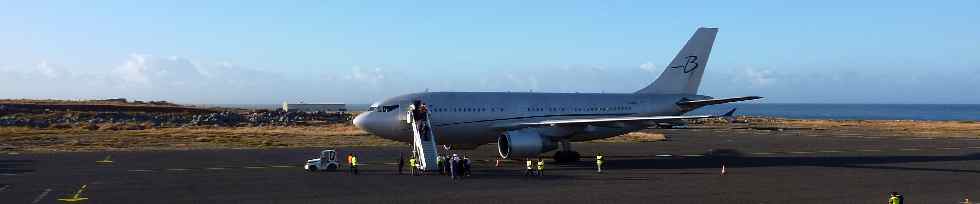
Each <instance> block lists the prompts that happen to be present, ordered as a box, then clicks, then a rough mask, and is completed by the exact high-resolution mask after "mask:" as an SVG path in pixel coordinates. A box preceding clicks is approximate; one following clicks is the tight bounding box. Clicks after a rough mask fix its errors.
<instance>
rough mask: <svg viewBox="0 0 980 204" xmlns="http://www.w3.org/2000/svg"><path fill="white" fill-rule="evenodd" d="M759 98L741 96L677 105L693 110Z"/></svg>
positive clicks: (679, 103) (683, 102)
mask: <svg viewBox="0 0 980 204" xmlns="http://www.w3.org/2000/svg"><path fill="white" fill-rule="evenodd" d="M760 98H762V97H761V96H743V97H734V98H719V99H707V100H690V101H689V100H685V101H681V102H677V105H678V106H680V107H681V108H685V109H694V108H699V107H702V106H708V105H717V104H723V103H731V102H738V101H748V100H755V99H760Z"/></svg>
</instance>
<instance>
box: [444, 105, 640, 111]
mask: <svg viewBox="0 0 980 204" xmlns="http://www.w3.org/2000/svg"><path fill="white" fill-rule="evenodd" d="M431 110H432V112H504V109H503V108H432V109H431ZM628 110H633V108H632V107H629V106H620V107H591V108H527V111H528V112H600V111H628Z"/></svg>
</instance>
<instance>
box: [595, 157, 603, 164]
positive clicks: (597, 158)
mask: <svg viewBox="0 0 980 204" xmlns="http://www.w3.org/2000/svg"><path fill="white" fill-rule="evenodd" d="M595 163H596V164H599V165H602V155H599V156H595Z"/></svg>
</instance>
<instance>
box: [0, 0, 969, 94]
mask: <svg viewBox="0 0 980 204" xmlns="http://www.w3.org/2000/svg"><path fill="white" fill-rule="evenodd" d="M3 5H4V6H2V7H0V25H2V26H0V44H2V46H0V98H61V99H87V98H107V97H126V98H132V99H143V100H170V101H177V102H182V103H279V102H282V101H284V100H288V101H307V102H347V103H369V102H371V101H374V100H378V99H382V98H384V97H388V96H393V95H398V94H403V93H408V92H419V91H425V90H427V89H428V90H430V91H530V90H533V91H540V92H546V91H547V92H632V91H635V90H636V89H639V88H641V87H643V86H645V85H646V84H648V83H650V82H651V81H652V80H653V79H655V78H656V77H657V75H659V73H660V71H661V70H662V69H663V67H664V65H665V64H666V63H667V62H668V61H669V60H670V58H671V57H673V55H674V54H675V53H676V52H677V50H678V49H680V47H681V46H682V45H683V43H684V41H686V40H687V38H689V37H690V35H691V34H692V33H693V31H694V30H695V29H696V28H697V27H699V26H710V27H719V28H720V32H719V35H718V39H717V41H716V44H715V48H714V50H713V53H712V56H711V60H710V63H709V65H708V68H707V69H706V71H707V72H706V74H705V78H704V84H703V85H702V87H701V93H702V94H707V95H712V96H716V97H727V96H741V95H760V96H765V97H767V99H766V100H765V101H763V102H790V103H973V104H976V103H980V91H977V88H976V87H980V37H978V36H980V28H978V27H980V26H977V22H980V14H978V13H980V12H976V11H977V10H978V9H980V3H978V1H940V2H936V1H928V2H926V1H718V2H690V1H674V2H664V1H534V2H528V1H493V2H486V3H485V2H460V1H422V2H410V1H393V2H388V1H377V2H355V1H289V2H287V1H278V2H268V1H256V2H244V1H204V2H199V1H167V2H141V1H38V2H35V1H10V2H4V3H3Z"/></svg>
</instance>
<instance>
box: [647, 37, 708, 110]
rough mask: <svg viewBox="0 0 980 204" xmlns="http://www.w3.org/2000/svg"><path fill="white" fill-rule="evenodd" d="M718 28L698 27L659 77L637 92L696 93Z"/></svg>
mask: <svg viewBox="0 0 980 204" xmlns="http://www.w3.org/2000/svg"><path fill="white" fill-rule="evenodd" d="M717 34H718V28H698V30H697V31H695V32H694V35H693V36H691V39H690V40H688V41H687V44H685V45H684V48H682V49H681V51H680V52H678V53H677V56H675V57H674V60H672V61H670V64H669V65H668V66H667V67H666V68H665V69H664V72H663V73H661V74H660V77H659V78H657V80H656V81H653V83H651V84H650V85H648V86H647V87H646V88H643V89H640V90H639V91H636V93H638V94H652V93H656V94H697V93H698V86H700V85H701V75H703V74H704V68H705V67H706V66H707V65H708V55H709V54H711V46H712V45H713V44H714V43H715V36H716V35H717Z"/></svg>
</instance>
